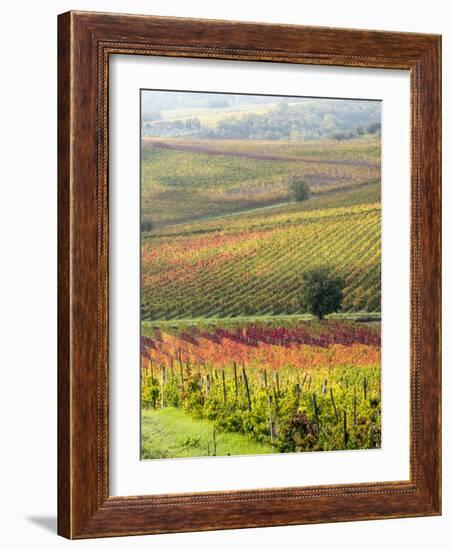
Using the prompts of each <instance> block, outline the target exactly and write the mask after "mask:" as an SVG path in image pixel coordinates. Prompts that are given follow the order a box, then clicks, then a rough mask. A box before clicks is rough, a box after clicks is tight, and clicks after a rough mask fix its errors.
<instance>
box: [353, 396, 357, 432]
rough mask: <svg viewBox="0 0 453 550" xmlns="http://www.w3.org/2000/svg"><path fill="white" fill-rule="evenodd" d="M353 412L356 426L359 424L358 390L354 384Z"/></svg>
mask: <svg viewBox="0 0 453 550" xmlns="http://www.w3.org/2000/svg"><path fill="white" fill-rule="evenodd" d="M353 412H354V426H355V425H356V424H357V390H356V387H355V386H354V407H353Z"/></svg>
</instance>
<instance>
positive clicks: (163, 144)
mask: <svg viewBox="0 0 453 550" xmlns="http://www.w3.org/2000/svg"><path fill="white" fill-rule="evenodd" d="M145 144H146V145H148V146H150V147H154V148H156V149H171V150H173V151H186V152H188V153H203V154H205V155H212V156H220V157H242V158H248V159H254V160H280V161H282V160H283V161H290V162H305V163H307V164H328V165H336V166H359V167H363V168H379V167H380V163H378V162H370V161H366V160H326V159H313V158H311V159H305V158H300V157H288V156H283V157H282V156H279V155H269V154H266V153H249V152H247V151H222V150H220V149H210V148H209V147H203V146H198V145H189V144H186V143H169V142H167V141H154V140H152V141H151V140H150V141H148V140H146V141H145Z"/></svg>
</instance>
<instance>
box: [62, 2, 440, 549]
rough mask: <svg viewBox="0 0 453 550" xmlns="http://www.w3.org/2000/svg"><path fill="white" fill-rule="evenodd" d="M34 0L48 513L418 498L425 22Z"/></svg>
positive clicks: (436, 501)
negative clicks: (46, 209)
mask: <svg viewBox="0 0 453 550" xmlns="http://www.w3.org/2000/svg"><path fill="white" fill-rule="evenodd" d="M58 23H59V27H58V29H59V38H58V40H59V44H58V45H59V80H58V87H59V106H58V116H59V123H58V124H59V125H58V149H59V167H58V195H59V196H58V204H59V227H58V230H59V244H58V246H59V265H58V269H59V271H58V277H59V280H58V282H59V315H58V323H59V348H58V363H59V371H58V379H59V383H58V398H59V419H58V438H59V443H58V456H59V466H58V492H59V495H58V530H59V533H60V534H61V535H63V536H65V537H67V538H89V537H103V536H119V535H131V534H151V533H163V532H178V531H196V530H208V529H228V528H241V527H259V526H271V525H291V524H304V523H319V522H332V521H353V520H365V519H379V518H394V517H412V516H428V515H438V514H440V513H441V489H440V488H441V465H440V461H441V413H440V411H441V408H440V405H441V377H440V345H441V344H440V293H441V278H440V270H441V259H440V211H441V210H440V207H441V188H440V186H441V180H440V166H441V160H440V159H441V156H440V155H441V133H440V132H441V126H440V109H441V83H440V56H441V40H440V37H439V36H434V35H428V34H411V33H393V32H378V31H364V30H344V29H332V28H322V27H320V28H314V27H304V26H289V25H264V24H257V23H243V22H241V23H239V22H232V21H213V20H212V21H209V20H195V19H181V18H167V17H152V16H134V15H113V14H100V13H88V12H69V13H65V14H63V15H61V16H59V22H58Z"/></svg>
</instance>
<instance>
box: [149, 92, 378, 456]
mask: <svg viewBox="0 0 453 550" xmlns="http://www.w3.org/2000/svg"><path fill="white" fill-rule="evenodd" d="M198 95H199V96H200V98H198V96H197V98H195V99H192V100H191V101H192V103H190V105H192V106H189V107H187V108H184V98H182V97H181V94H180V96H178V107H177V108H174V109H171V108H169V106H168V105H169V101H168V98H166V97H164V98H163V99H162V97H163V96H159V97H160V99H159V101H161V102H162V105H164V106H165V109H164V110H162V112H161V113H160V114H159V115H153V116H154V118H155V120H154V121H152V122H147V123H146V126H145V127H144V128H145V130H146V131H145V132H144V134H143V135H144V137H143V139H142V166H141V171H142V203H141V207H142V212H141V218H142V231H141V235H142V241H141V242H142V244H141V319H142V338H141V369H142V446H141V449H142V451H141V454H142V458H144V459H149V458H169V457H191V456H215V455H217V456H218V455H230V454H231V455H238V454H267V453H274V452H300V451H320V450H341V449H370V448H377V447H379V446H380V441H381V410H380V408H381V386H380V361H381V359H380V345H381V342H380V304H381V203H380V198H381V197H380V150H381V149H380V135H379V133H376V132H375V129H376V126H373V124H374V125H375V124H376V118H375V117H376V113H377V111H376V109H375V107H374V106H370V105H369V104H368V105H365V104H363V105H362V104H360V105H358V106H356V105H355V104H354V102H350V104H348V105H347V106H346V107H345V106H341V107H338V108H337V105H336V104H334V103H332V102H328V103H325V104H322V102H321V103H319V105H317V106H316V107H315V108H313V111H310V105H309V104H308V103H303V104H298V103H297V102H295V103H294V105H293V104H291V103H290V104H288V105H289V107H288V106H284V105H283V106H281V105H280V104H279V103H278V102H276V103H272V102H271V101H269V103H267V104H263V103H262V102H261V103H260V102H257V104H256V105H254V104H253V103H251V100H249V102H248V103H244V104H241V100H240V98H239V99H237V98H236V99H235V100H234V101H233V100H230V99H228V98H227V100H228V101H229V102H230V105H229V107H226V106H225V107H223V108H220V107H219V108H207V107H205V106H204V103H203V98H202V97H201V95H202V94H198ZM156 97H157V96H156ZM227 100H225V105H227V104H228V101H227ZM210 101H215V102H217V104H218V105H220V104H221V101H220V100H219V99H218V98H217V96H216V97H215V98H214V99H212V98H211V100H210ZM262 101H264V100H262ZM356 103H357V104H358V103H360V102H356ZM323 109H327V110H326V111H325V112H324V111H323ZM288 113H291V116H293V115H294V117H296V118H297V117H299V118H298V119H297V121H298V122H297V121H296V122H297V125H296V126H295V128H296V130H297V131H296V130H294V131H293V130H291V127H290V126H288V124H289V123H288V121H289V120H291V117H290V116H289V114H288ZM367 113H371V114H370V117H371V118H370V121H371V123H372V124H371V126H370V129H369V130H366V131H365V130H363V128H362V129H359V130H357V132H355V130H354V132H355V133H354V137H353V139H352V138H351V136H352V134H353V132H349V133H348V131H346V130H344V129H345V128H347V122H348V120H349V119H351V120H353V121H355V122H354V124H356V125H358V124H364V122H363V121H364V120H366V116H368V115H367ZM373 113H374V114H373ZM371 115H373V116H371ZM149 117H151V114H150V115H149ZM194 117H196V120H195V119H194ZM348 117H349V118H348ZM373 117H374V118H373ZM194 120H195V122H194ZM279 124H280V125H281V126H279ZM266 125H268V126H266ZM319 125H321V126H319ZM331 126H332V128H333V130H332V131H334V130H338V128H340V129H341V130H342V131H343V132H344V134H340V135H336V136H335V139H334V138H332V137H329V135H330V134H329V130H328V128H330V127H331ZM159 128H162V132H167V134H165V133H164V134H163V135H159V134H158V130H159ZM230 129H231V133H232V134H231V135H232V136H234V134H235V133H244V135H245V134H247V135H248V136H249V137H247V138H241V139H238V138H237V137H236V138H234V139H233V137H232V138H229V139H224V137H223V136H224V135H226V134H228V131H230ZM146 132H151V134H149V133H148V134H147V133H146ZM168 132H169V133H170V135H168ZM172 132H173V133H172ZM254 132H255V133H256V135H257V136H261V135H266V134H267V133H269V136H271V135H272V137H270V138H269V139H261V138H253V137H250V135H253V133H254ZM304 132H305V133H306V134H307V133H310V132H311V135H316V134H317V133H319V134H320V135H321V136H323V137H322V138H321V139H309V140H304V139H301V134H302V133H304ZM209 133H211V134H212V135H211V137H209V138H206V137H203V135H204V134H209ZM186 134H187V135H186ZM277 135H278V136H282V135H283V136H289V135H291V136H293V135H294V136H295V138H294V139H289V138H281V137H279V138H278V139H276V138H275V136H277ZM307 135H308V134H307ZM332 135H334V134H332ZM149 136H151V137H149ZM295 180H303V181H304V182H305V183H306V184H307V185H308V186H309V190H310V195H309V198H308V200H304V201H298V200H296V199H295V195H294V189H293V186H292V182H294V181H295ZM315 268H329V270H330V271H331V272H332V273H335V274H336V275H337V276H338V277H339V278H340V279H341V280H342V281H343V283H344V288H343V294H342V301H341V308H340V310H339V311H338V312H337V313H333V314H331V315H327V319H323V320H314V318H313V317H312V315H311V314H310V313H309V312H308V311H307V309H306V307H305V306H304V304H303V302H302V301H301V282H302V280H303V277H304V274H305V273H307V272H309V271H311V270H313V269H315ZM331 311H332V310H331Z"/></svg>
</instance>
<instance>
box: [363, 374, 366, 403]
mask: <svg viewBox="0 0 453 550" xmlns="http://www.w3.org/2000/svg"><path fill="white" fill-rule="evenodd" d="M366 396H367V381H366V378H364V379H363V398H364V399H365V401H366Z"/></svg>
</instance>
